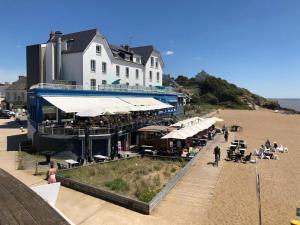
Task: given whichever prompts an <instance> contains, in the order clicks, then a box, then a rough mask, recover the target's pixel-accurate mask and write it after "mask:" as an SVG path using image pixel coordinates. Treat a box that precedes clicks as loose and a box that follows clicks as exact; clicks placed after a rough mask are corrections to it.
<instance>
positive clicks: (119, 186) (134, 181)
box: [58, 157, 187, 202]
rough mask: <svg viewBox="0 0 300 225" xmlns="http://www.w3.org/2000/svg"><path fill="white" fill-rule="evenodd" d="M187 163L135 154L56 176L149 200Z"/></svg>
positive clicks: (145, 200)
mask: <svg viewBox="0 0 300 225" xmlns="http://www.w3.org/2000/svg"><path fill="white" fill-rule="evenodd" d="M186 163H187V161H171V160H159V159H152V158H147V157H144V158H137V157H136V158H132V159H127V160H120V161H113V162H109V163H103V164H94V165H91V166H84V167H80V168H76V169H72V170H66V171H59V172H58V175H60V176H62V177H66V178H69V179H72V180H75V181H78V182H81V183H84V184H88V185H91V186H94V187H97V188H100V189H104V190H108V191H112V192H116V193H121V194H122V195H125V196H128V197H130V198H133V199H138V200H140V201H143V202H149V201H151V199H152V198H153V197H154V196H155V195H156V194H157V193H158V192H159V191H160V190H161V189H162V188H163V187H164V186H165V185H166V184H167V183H168V181H169V180H170V179H171V178H172V177H173V176H174V175H175V174H176V173H177V172H178V171H179V170H180V169H181V168H182V167H184V166H185V165H186Z"/></svg>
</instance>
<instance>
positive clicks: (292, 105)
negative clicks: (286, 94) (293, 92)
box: [276, 98, 300, 112]
mask: <svg viewBox="0 0 300 225" xmlns="http://www.w3.org/2000/svg"><path fill="white" fill-rule="evenodd" d="M276 100H277V101H278V103H279V105H280V106H281V107H283V108H289V109H294V110H297V111H298V112H300V98H280V99H276Z"/></svg>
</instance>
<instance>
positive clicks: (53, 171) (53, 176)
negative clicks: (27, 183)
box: [47, 162, 56, 184]
mask: <svg viewBox="0 0 300 225" xmlns="http://www.w3.org/2000/svg"><path fill="white" fill-rule="evenodd" d="M47 175H48V184H52V183H56V168H54V164H53V162H52V163H51V164H50V169H49V170H48V173H47Z"/></svg>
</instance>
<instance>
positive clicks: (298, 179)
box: [0, 110, 300, 225]
mask: <svg viewBox="0 0 300 225" xmlns="http://www.w3.org/2000/svg"><path fill="white" fill-rule="evenodd" d="M217 116H218V117H220V118H223V119H224V121H225V124H227V125H231V124H238V125H241V126H242V127H243V131H242V132H238V133H235V135H236V138H238V139H244V140H245V141H246V142H247V144H248V150H247V153H249V152H250V151H253V149H254V148H258V147H259V146H260V145H261V144H263V143H264V142H265V141H266V139H270V141H271V142H273V141H276V142H277V143H279V144H283V145H284V146H287V147H288V149H289V153H282V154H280V153H278V155H279V160H259V162H258V164H257V166H258V172H259V173H260V176H261V188H262V190H261V198H262V219H263V224H264V225H267V224H270V225H271V224H272V225H276V224H278V225H282V224H289V221H290V219H293V218H295V211H296V207H300V163H299V161H300V129H299V127H300V116H299V115H284V114H281V113H274V112H272V111H267V110H256V111H246V110H221V111H220V113H219V114H218V115H217ZM5 124H6V122H5V121H4V120H1V123H0V126H1V129H0V136H1V138H0V146H1V151H0V153H1V154H0V161H1V162H0V166H1V167H2V168H5V169H6V170H8V171H9V172H10V173H11V174H13V175H14V176H16V177H17V178H19V179H20V180H21V181H23V182H25V183H26V184H27V185H28V186H33V185H34V184H41V183H45V181H43V180H42V178H41V177H36V176H32V175H31V174H30V173H28V172H26V171H16V170H15V168H16V166H15V154H14V153H15V152H6V151H5V149H6V136H9V135H13V134H20V133H21V132H20V130H19V129H16V128H8V127H7V126H6V125H5ZM219 125H222V124H219ZM231 138H233V134H231ZM218 139H221V142H220V143H221V148H222V156H221V159H222V162H221V167H219V168H218V169H217V168H214V167H211V166H210V167H208V166H207V165H206V164H207V162H209V161H210V160H211V159H212V158H213V155H212V152H211V150H209V149H208V150H206V151H207V152H206V153H204V154H203V155H199V156H200V157H199V160H198V162H197V164H196V165H195V166H193V167H192V169H191V170H190V171H189V172H188V173H187V174H186V176H185V177H184V178H183V179H182V180H181V181H180V182H179V183H178V184H177V185H176V187H175V188H174V189H172V191H171V192H170V193H169V194H168V195H167V197H166V198H165V199H164V200H163V202H162V203H161V204H160V205H159V207H158V208H157V209H155V210H154V212H153V214H152V215H150V216H146V215H142V214H139V213H136V212H133V211H131V210H127V209H125V208H123V207H120V206H117V205H114V204H112V203H109V202H106V201H104V200H101V199H97V198H94V197H91V196H88V195H84V194H82V193H79V192H76V191H73V190H71V189H68V188H64V187H62V189H61V191H60V194H59V198H58V202H57V207H58V208H59V209H60V210H61V211H62V212H63V213H65V215H66V216H68V218H70V219H71V220H72V221H73V222H74V223H75V224H89V225H90V224H172V225H173V224H201V225H202V224H203V225H206V224H208V225H215V224H218V225H219V224H230V225H235V224H236V225H237V224H239V225H240V224H244V225H246V224H247V225H248V224H258V210H257V209H258V205H257V198H256V187H255V171H256V165H255V164H243V163H234V162H227V161H224V160H223V159H224V158H225V157H226V155H225V154H226V153H225V152H226V146H227V143H224V141H223V138H222V137H219V138H218ZM228 144H229V143H228ZM211 149H212V148H211Z"/></svg>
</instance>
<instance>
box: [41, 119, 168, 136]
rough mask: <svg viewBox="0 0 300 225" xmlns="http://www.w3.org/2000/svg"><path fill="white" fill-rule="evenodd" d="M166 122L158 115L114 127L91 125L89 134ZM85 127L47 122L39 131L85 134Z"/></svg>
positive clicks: (120, 130) (128, 129)
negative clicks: (47, 124) (48, 123)
mask: <svg viewBox="0 0 300 225" xmlns="http://www.w3.org/2000/svg"><path fill="white" fill-rule="evenodd" d="M163 122H164V119H163V117H158V118H155V119H144V120H140V121H137V122H131V123H125V124H119V125H118V126H112V127H109V126H108V127H90V128H89V135H104V134H113V133H115V132H116V131H118V132H123V131H134V130H137V129H139V128H142V127H144V126H148V125H160V124H162V123H163ZM85 131H86V130H85V129H84V128H79V127H64V126H61V125H57V124H53V125H50V126H46V125H45V124H39V126H38V132H39V133H40V134H47V135H78V136H80V135H85Z"/></svg>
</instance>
